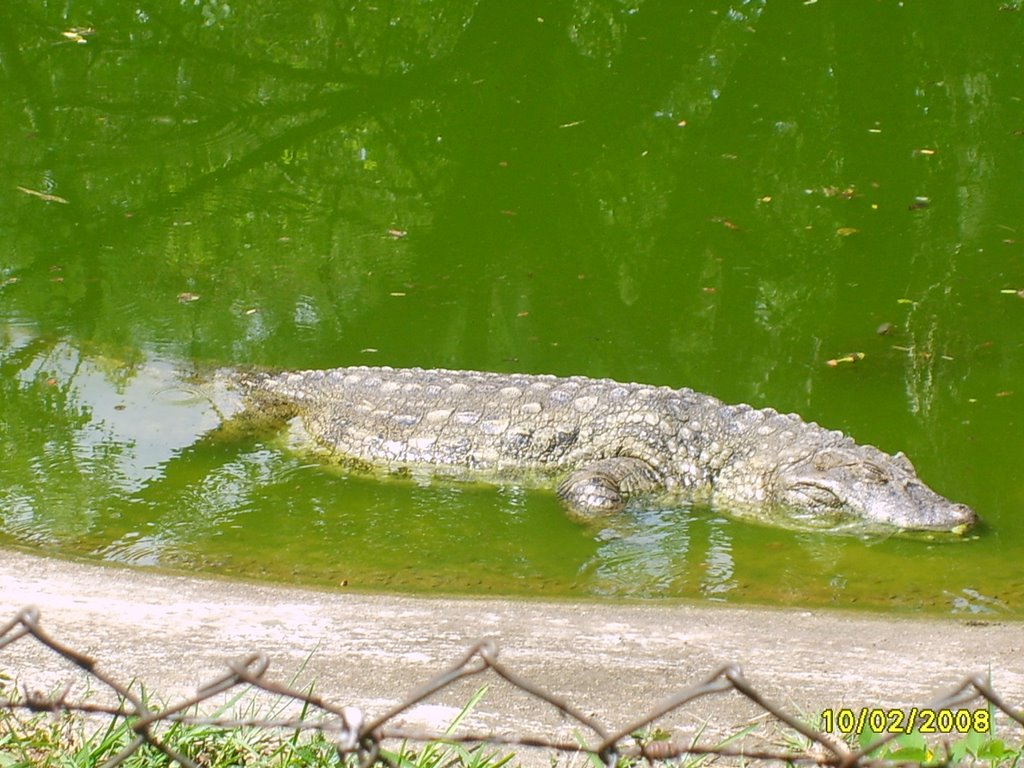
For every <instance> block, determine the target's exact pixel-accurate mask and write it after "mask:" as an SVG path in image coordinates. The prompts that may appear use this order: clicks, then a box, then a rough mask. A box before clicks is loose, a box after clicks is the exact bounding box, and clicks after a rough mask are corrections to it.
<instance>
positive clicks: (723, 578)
mask: <svg viewBox="0 0 1024 768" xmlns="http://www.w3.org/2000/svg"><path fill="white" fill-rule="evenodd" d="M730 525H733V523H730V521H728V520H725V519H723V518H720V517H717V516H714V515H710V514H709V513H708V511H707V510H706V509H701V508H698V509H694V508H693V507H692V506H690V505H680V506H675V507H670V508H666V509H644V508H638V509H630V510H627V512H626V513H625V514H623V515H617V516H615V517H614V518H611V519H609V520H607V521H606V522H605V527H603V528H601V529H600V530H599V531H598V532H597V534H596V536H595V538H596V540H597V541H598V542H600V546H599V547H598V550H597V552H595V553H594V556H593V557H592V558H591V559H590V560H588V561H587V562H586V563H585V564H584V565H583V567H582V568H581V570H580V572H581V574H582V575H584V576H585V577H586V579H587V580H588V581H589V582H590V583H591V584H592V585H593V589H594V590H595V591H596V592H598V593H599V594H604V595H609V596H616V597H654V596H665V595H672V594H686V593H693V592H696V593H698V594H700V595H701V596H703V597H709V598H713V597H721V596H724V595H726V594H728V593H729V592H730V591H731V590H733V589H734V588H735V587H736V580H735V563H734V561H733V552H732V536H731V535H730V533H729V530H728V529H729V527H730Z"/></svg>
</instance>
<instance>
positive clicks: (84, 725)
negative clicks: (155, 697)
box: [0, 675, 1024, 768]
mask: <svg viewBox="0 0 1024 768" xmlns="http://www.w3.org/2000/svg"><path fill="white" fill-rule="evenodd" d="M14 690H15V686H14V685H13V681H11V680H10V679H8V678H4V677H3V676H2V675H0V697H3V696H9V695H13V692H14ZM486 690H487V688H486V686H484V687H482V688H480V689H479V690H477V691H476V693H474V694H473V696H472V697H471V698H470V699H469V701H468V702H467V703H466V705H465V706H464V707H463V708H462V709H461V710H460V712H459V713H458V714H457V715H456V716H455V717H454V718H453V719H452V721H451V722H450V723H449V724H448V726H447V727H446V729H445V731H444V736H446V737H450V736H453V735H454V734H455V732H456V729H457V728H458V727H459V725H460V724H461V723H462V722H463V721H464V720H465V718H466V717H467V716H468V715H469V714H470V713H471V712H472V711H473V710H474V709H475V708H476V706H477V705H478V704H479V702H480V700H481V699H482V698H483V696H484V695H485V693H486ZM142 693H143V696H144V698H146V696H145V692H142ZM243 695H244V694H243V693H239V694H238V695H237V696H235V697H234V698H232V699H229V700H228V701H227V702H226V703H225V704H224V705H223V706H222V707H220V708H218V709H217V710H216V711H215V712H213V713H211V714H210V716H209V719H216V718H220V717H231V718H233V719H237V720H246V721H270V720H278V719H280V718H281V717H282V716H283V715H284V714H285V707H286V706H288V704H289V702H288V701H284V700H282V703H280V704H277V705H270V704H267V703H266V702H265V701H264V702H262V703H256V702H253V701H250V702H249V703H248V704H245V705H242V703H241V700H242V697H243ZM156 707H157V705H156V704H155V703H154V708H156ZM193 714H194V713H193ZM995 714H996V713H995V712H994V711H993V709H992V707H991V706H990V709H989V715H990V717H989V720H988V722H989V724H990V728H989V730H988V731H974V732H971V733H969V734H966V735H958V734H950V735H948V736H946V737H943V738H942V739H937V738H936V737H930V738H925V736H923V735H922V734H921V733H919V732H911V733H907V734H903V735H900V736H898V737H897V738H895V739H893V740H892V741H889V742H887V743H886V744H884V745H882V746H880V747H878V748H876V749H874V750H873V751H872V752H871V753H870V754H869V756H868V758H869V759H870V760H871V761H872V763H873V764H889V765H896V764H899V765H913V766H925V767H927V768H933V767H937V766H944V765H964V764H966V765H975V766H988V767H990V768H1024V751H1022V748H1021V747H1017V748H1011V747H1009V746H1007V745H1006V744H1005V743H1004V742H1003V741H1001V740H1000V739H998V738H997V737H996V732H995V725H994V723H995ZM298 717H299V718H301V719H307V718H310V719H311V716H310V713H309V711H308V709H307V708H306V705H304V706H303V708H302V710H301V711H300V712H299V713H298ZM812 719H813V718H812ZM307 722H308V720H307ZM813 725H814V726H815V727H820V725H821V724H820V722H819V723H813ZM156 728H157V729H156V734H157V736H158V738H159V740H160V741H161V743H163V744H165V745H166V746H168V747H170V748H171V749H173V750H174V751H176V752H178V753H180V754H183V755H186V756H187V757H189V758H190V759H192V760H193V761H195V762H196V763H197V764H199V765H200V766H203V768H228V767H229V766H231V767H235V766H253V768H284V767H285V766H287V767H288V768H304V767H306V766H309V767H310V768H313V766H316V767H317V768H320V767H321V766H341V767H343V768H357V766H358V765H359V760H358V757H357V756H355V755H344V756H343V755H339V753H338V750H337V748H336V746H335V744H334V743H333V742H332V741H331V739H330V738H329V737H328V736H326V735H325V734H324V733H322V732H321V731H319V730H316V729H304V730H299V729H287V728H261V727H252V726H244V727H231V728H226V727H221V726H217V725H210V724H201V723H200V724H186V723H182V722H169V723H168V722H165V723H162V724H160V725H159V726H157V727H156ZM754 729H755V726H748V727H747V728H744V729H741V730H740V731H738V732H737V733H736V734H735V735H733V736H732V737H729V738H728V739H726V740H724V741H722V742H721V743H719V744H717V745H716V746H717V747H721V748H724V747H728V746H730V745H732V744H733V743H734V742H736V741H738V740H741V739H742V738H743V737H745V736H747V735H748V734H750V733H751V732H752V731H753V730H754ZM699 735H700V734H698V736H699ZM880 735H881V734H878V733H875V732H873V731H871V730H870V729H869V730H866V731H864V732H863V733H861V734H859V735H856V734H855V735H851V736H849V737H848V740H849V743H850V746H851V747H852V748H853V749H858V748H864V747H867V746H869V745H870V744H871V743H873V742H874V741H876V740H877V739H878V738H879V737H880ZM668 738H670V734H668V733H665V732H663V731H660V730H658V729H650V730H646V731H643V732H638V733H636V734H633V740H634V742H635V743H636V744H637V745H639V744H647V745H652V744H656V743H657V742H660V741H664V740H666V739H668ZM695 738H696V737H695ZM135 739H136V734H135V732H134V731H133V730H132V727H131V720H130V719H126V718H123V717H118V718H109V717H106V718H104V719H103V720H98V719H96V718H95V717H91V718H87V717H83V716H82V715H81V714H78V713H69V712H62V713H60V714H30V715H25V714H22V713H20V712H15V711H13V710H11V709H0V768H99V767H100V766H103V765H104V764H105V763H107V762H108V761H110V760H112V759H113V758H115V757H117V756H118V755H121V754H122V753H123V752H124V751H125V750H126V748H127V747H128V746H129V745H131V744H132V743H133V741H134V740H135ZM781 741H782V743H783V744H784V746H785V747H786V748H787V749H788V750H789V751H791V752H792V753H803V754H807V753H808V750H809V749H810V747H811V744H810V743H809V742H807V741H806V739H804V737H802V736H799V735H798V734H795V733H794V734H791V735H790V736H788V737H787V736H785V735H784V732H783V735H782V736H781ZM937 742H938V745H936V743H937ZM515 759H516V756H515V755H514V754H511V753H504V754H503V753H501V752H499V751H496V750H495V749H493V748H489V747H487V746H486V745H475V746H467V745H465V744H461V743H456V742H449V741H446V740H444V739H440V740H437V741H431V742H427V743H419V742H416V743H411V742H408V741H402V742H400V743H399V745H398V747H397V748H396V749H385V748H383V747H382V748H381V750H380V754H379V756H378V758H377V762H378V764H388V765H391V766H396V767H397V768H503V766H505V765H508V764H510V763H513V762H514V761H515ZM735 759H736V758H733V760H735ZM739 760H741V761H742V760H743V759H742V758H739ZM617 762H618V768H631V766H636V765H640V764H641V763H645V762H646V761H644V760H641V759H639V758H626V757H620V758H619V760H618V761H617ZM671 762H672V763H673V764H674V765H677V766H682V767H685V768H699V767H700V766H704V765H708V764H715V763H716V762H717V760H716V758H715V757H714V756H712V755H693V756H689V757H687V756H685V755H683V756H681V757H679V758H676V759H674V760H672V761H671ZM118 764H119V765H122V766H126V767H127V768H159V767H162V766H171V765H176V763H174V762H173V761H172V760H171V759H170V758H169V757H168V756H167V755H165V754H163V753H162V752H160V751H159V750H157V749H155V748H154V747H152V746H150V745H148V744H144V745H142V746H140V747H139V748H138V749H136V750H134V751H132V752H130V754H129V755H128V756H127V757H126V758H125V759H124V760H123V761H122V762H120V763H118ZM553 764H554V763H553ZM588 764H589V765H590V766H592V768H603V765H604V764H603V763H602V762H601V761H600V760H599V759H598V758H597V757H596V756H589V758H584V759H583V765H588ZM719 764H720V763H719ZM730 764H733V763H732V762H730ZM736 764H740V765H743V764H746V763H745V762H739V763H736Z"/></svg>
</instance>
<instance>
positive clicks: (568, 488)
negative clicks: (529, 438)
mask: <svg viewBox="0 0 1024 768" xmlns="http://www.w3.org/2000/svg"><path fill="white" fill-rule="evenodd" d="M663 487H664V485H663V483H662V481H661V477H660V476H659V475H658V473H657V471H655V469H654V467H652V466H651V465H650V464H648V463H647V462H646V461H644V460H643V459H635V458H632V457H628V456H618V457H615V458H611V459H598V460H597V461H594V462H592V463H590V464H587V465H585V466H583V467H580V468H579V469H577V470H576V471H575V472H573V473H572V474H571V475H569V476H568V477H567V478H565V480H563V481H562V482H561V483H559V484H558V496H559V498H560V499H561V500H562V502H563V503H565V505H566V506H567V507H568V508H569V509H570V510H571V511H573V512H575V513H577V514H579V515H581V516H583V517H593V516H595V515H604V514H608V513H609V512H618V511H619V510H621V509H622V508H623V507H624V506H625V505H626V500H627V499H628V498H629V497H630V496H632V495H634V494H637V493H648V492H651V491H656V490H658V489H660V488H663Z"/></svg>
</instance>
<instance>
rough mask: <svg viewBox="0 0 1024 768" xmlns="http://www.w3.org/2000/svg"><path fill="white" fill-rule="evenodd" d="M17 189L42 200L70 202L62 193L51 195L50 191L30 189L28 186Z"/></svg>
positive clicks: (65, 203)
mask: <svg viewBox="0 0 1024 768" xmlns="http://www.w3.org/2000/svg"><path fill="white" fill-rule="evenodd" d="M15 189H17V190H18V191H19V192H24V193H25V194H26V195H30V196H31V197H38V198H39V199H40V200H45V201H46V202H48V203H63V204H64V205H67V204H68V201H67V200H65V199H64V198H63V197H61V196H60V195H51V194H49V193H48V192H40V191H38V190H35V189H29V188H28V187H15Z"/></svg>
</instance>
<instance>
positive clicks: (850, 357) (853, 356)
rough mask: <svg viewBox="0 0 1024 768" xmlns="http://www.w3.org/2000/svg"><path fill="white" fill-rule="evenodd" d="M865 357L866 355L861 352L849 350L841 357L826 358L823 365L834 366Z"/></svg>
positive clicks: (857, 361) (857, 360)
mask: <svg viewBox="0 0 1024 768" xmlns="http://www.w3.org/2000/svg"><path fill="white" fill-rule="evenodd" d="M865 357H867V355H865V354H864V353H863V352H850V353H849V354H848V355H843V356H842V357H834V358H832V359H831V360H826V361H825V365H827V366H829V367H831V368H835V367H836V366H837V365H842V364H844V363H859V362H860V361H861V360H863V359H864V358H865Z"/></svg>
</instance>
